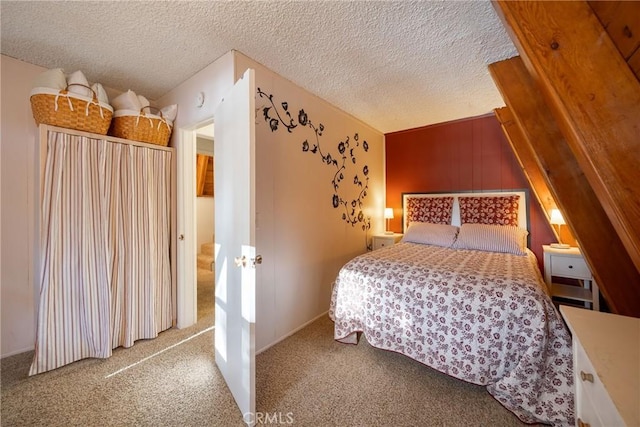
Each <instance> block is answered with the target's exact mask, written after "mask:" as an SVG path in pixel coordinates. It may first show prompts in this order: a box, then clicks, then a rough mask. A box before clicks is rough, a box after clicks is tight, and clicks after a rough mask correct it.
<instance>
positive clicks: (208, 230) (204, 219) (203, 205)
mask: <svg viewBox="0 0 640 427" xmlns="http://www.w3.org/2000/svg"><path fill="white" fill-rule="evenodd" d="M214 208H215V202H214V198H213V197H196V215H197V223H198V230H197V233H198V236H197V238H198V240H197V241H198V253H200V247H201V246H202V244H203V243H211V242H213V233H214V222H213V217H214V215H215V211H214Z"/></svg>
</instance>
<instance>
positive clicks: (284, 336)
mask: <svg viewBox="0 0 640 427" xmlns="http://www.w3.org/2000/svg"><path fill="white" fill-rule="evenodd" d="M327 313H329V310H327V311H325V312H323V313H321V314H319V315H318V316H316V317H314V318H313V319H311V320H309V321H308V322H305V323H303V324H302V325H300V326H298V327H297V328H295V329H294V330H292V331H291V332H289V333H287V334H286V335H283V336H281V337H280V338H278V339H276V340H275V341H273V342H272V343H271V344H267V345H266V346H264V347H263V348H261V349H260V350H257V351H256V356H257V355H258V354H260V353H262V352H263V351H265V350H268V349H270V348H271V347H273V346H274V345H276V344H278V343H279V342H281V341H284V340H286V339H287V338H289V337H290V336H291V335H293V334H295V333H296V332H298V331H299V330H300V329H304V328H305V327H307V326H309V325H310V324H312V323H313V322H315V321H316V320H318V319H319V318H321V317H322V316H326V315H327Z"/></svg>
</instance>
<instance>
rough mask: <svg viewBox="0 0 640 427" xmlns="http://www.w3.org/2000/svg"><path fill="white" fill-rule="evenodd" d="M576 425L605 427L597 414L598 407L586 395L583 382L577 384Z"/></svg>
mask: <svg viewBox="0 0 640 427" xmlns="http://www.w3.org/2000/svg"><path fill="white" fill-rule="evenodd" d="M576 425H577V426H578V427H582V426H584V427H586V426H589V427H600V426H602V427H604V424H603V423H602V421H600V418H599V417H598V414H597V412H596V406H595V405H594V404H593V402H591V400H590V399H589V396H587V395H586V394H585V391H584V387H583V386H582V383H581V382H579V383H577V384H576Z"/></svg>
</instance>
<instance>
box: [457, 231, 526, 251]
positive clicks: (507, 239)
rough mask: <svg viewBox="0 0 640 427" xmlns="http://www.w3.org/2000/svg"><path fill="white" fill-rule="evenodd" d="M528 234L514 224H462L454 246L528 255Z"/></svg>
mask: <svg viewBox="0 0 640 427" xmlns="http://www.w3.org/2000/svg"><path fill="white" fill-rule="evenodd" d="M528 234H529V232H528V231H527V230H525V229H523V228H519V227H516V226H513V225H491V224H462V226H461V227H460V232H459V233H458V237H457V238H456V241H455V243H454V244H453V248H455V249H476V250H480V251H489V252H503V253H509V254H514V255H526V254H527V252H526V247H527V244H526V238H527V235H528Z"/></svg>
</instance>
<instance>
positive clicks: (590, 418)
mask: <svg viewBox="0 0 640 427" xmlns="http://www.w3.org/2000/svg"><path fill="white" fill-rule="evenodd" d="M573 346H574V348H573V351H574V354H575V362H576V363H575V366H574V369H575V380H576V383H577V384H576V418H580V419H581V420H582V421H583V422H585V423H588V424H589V425H590V426H591V427H595V426H598V425H600V426H624V425H625V424H624V421H623V420H622V418H621V417H620V414H619V413H618V409H617V408H616V406H615V405H614V404H613V402H612V401H611V398H610V397H609V393H608V392H607V390H606V389H605V387H604V385H603V384H602V382H601V381H600V378H599V377H598V374H597V372H596V370H595V369H594V368H593V365H592V364H591V361H590V360H589V358H588V357H587V355H586V353H585V351H584V349H583V348H582V345H580V342H579V341H578V340H577V339H574V343H573Z"/></svg>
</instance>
